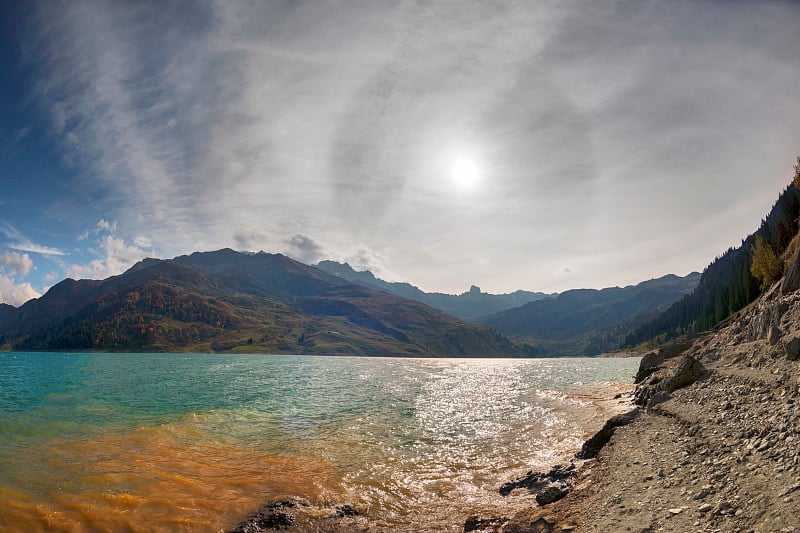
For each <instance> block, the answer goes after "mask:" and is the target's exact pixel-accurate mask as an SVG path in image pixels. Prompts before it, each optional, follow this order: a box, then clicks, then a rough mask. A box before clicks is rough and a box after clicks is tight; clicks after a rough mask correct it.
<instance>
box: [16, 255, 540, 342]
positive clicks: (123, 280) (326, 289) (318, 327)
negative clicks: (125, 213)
mask: <svg viewBox="0 0 800 533" xmlns="http://www.w3.org/2000/svg"><path fill="white" fill-rule="evenodd" d="M3 348H4V349H16V350H28V351H30V350H98V351H198V352H212V351H214V352H248V353H250V352H258V353H308V354H338V355H342V354H349V355H397V356H483V357H486V356H520V355H524V354H525V352H524V351H523V349H521V348H520V347H519V346H517V345H515V344H514V343H512V342H511V341H510V340H509V339H508V338H506V337H505V336H504V335H502V334H499V333H497V332H495V331H493V330H491V329H490V328H487V327H483V326H476V325H473V324H469V323H466V322H464V321H463V320H460V319H457V318H455V317H452V316H450V315H448V314H446V313H444V312H442V311H441V310H438V309H434V308H432V307H430V306H428V305H425V304H423V303H420V302H416V301H413V300H409V299H406V298H401V297H398V296H395V295H392V294H388V293H386V292H383V291H379V290H376V289H373V288H369V287H365V286H361V285H355V284H351V283H349V282H348V281H346V280H344V279H342V278H340V277H337V276H333V275H330V274H328V273H326V272H324V271H322V270H320V269H318V268H315V267H312V266H308V265H305V264H303V263H300V262H297V261H294V260H292V259H290V258H288V257H286V256H283V255H280V254H268V253H264V252H260V253H256V254H253V253H241V252H236V251H233V250H230V249H224V250H219V251H216V252H203V253H201V252H197V253H194V254H191V255H185V256H180V257H176V258H174V259H171V260H161V259H145V260H143V261H140V262H139V263H137V264H136V265H134V266H133V267H131V268H130V269H129V270H128V271H126V272H125V273H123V274H121V275H119V276H114V277H111V278H108V279H105V280H79V281H76V280H72V279H66V280H64V281H62V282H61V283H58V284H57V285H55V286H53V287H52V288H51V289H50V290H49V291H48V292H47V293H46V294H45V295H43V296H42V297H41V298H38V299H34V300H30V301H29V302H27V303H25V304H24V305H22V306H20V307H19V308H14V307H11V306H8V305H3V306H0V349H3Z"/></svg>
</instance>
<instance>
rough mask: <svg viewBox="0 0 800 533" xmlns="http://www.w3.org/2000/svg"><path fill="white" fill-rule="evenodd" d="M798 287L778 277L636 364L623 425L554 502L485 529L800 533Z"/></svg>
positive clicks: (796, 281) (581, 464)
mask: <svg viewBox="0 0 800 533" xmlns="http://www.w3.org/2000/svg"><path fill="white" fill-rule="evenodd" d="M794 262H795V265H794V266H795V267H798V268H795V269H793V268H790V269H788V271H789V272H790V273H791V272H792V271H793V270H794V271H795V272H800V263H798V259H797V258H795V260H794ZM799 288H800V278H798V277H797V276H792V275H787V276H786V277H785V278H784V279H783V280H782V281H781V282H779V283H776V284H775V285H773V287H772V288H771V289H770V290H769V291H768V292H767V293H766V294H764V295H763V296H762V297H761V298H760V299H759V300H757V301H756V302H755V303H754V304H753V305H751V306H749V307H748V308H745V309H744V310H742V311H741V312H739V313H738V314H737V315H735V316H733V317H732V318H731V319H729V320H728V321H727V322H726V323H725V324H723V325H721V326H720V327H719V328H718V330H717V331H716V332H713V333H711V334H707V335H703V336H699V337H696V338H694V339H689V340H682V341H681V342H677V343H673V344H672V345H668V346H666V347H665V348H662V349H661V350H659V351H658V352H653V353H650V354H648V355H647V356H645V358H643V360H642V365H641V367H640V373H639V375H638V376H637V377H638V379H639V380H640V383H639V385H638V387H637V389H636V391H635V393H634V394H633V398H632V399H633V400H634V401H635V402H636V403H638V404H639V405H640V406H639V407H638V408H636V409H635V410H634V411H632V413H631V415H630V420H629V421H628V422H629V423H628V424H627V425H623V426H621V427H616V428H614V430H613V432H612V434H611V435H610V439H609V440H608V442H607V444H605V446H603V447H602V449H600V451H599V453H597V455H596V457H595V458H592V459H590V460H587V461H580V460H578V459H575V460H573V464H574V465H575V468H576V474H575V476H574V482H573V484H572V485H571V489H570V490H569V491H568V492H566V491H565V492H564V494H562V495H561V496H562V497H561V499H558V500H557V501H555V503H549V502H548V503H545V504H544V505H542V506H540V507H537V508H534V509H531V510H529V511H526V512H524V513H520V514H519V515H517V516H515V517H511V518H509V519H504V520H503V521H502V525H500V526H497V527H496V528H494V529H493V530H495V531H504V532H507V533H510V532H518V533H519V532H534V531H536V532H541V531H587V532H606V531H637V532H645V531H647V532H654V531H676V532H678V531H680V532H683V531H719V532H722V531H724V532H734V531H741V532H744V531H757V532H761V531H764V532H766V531H775V532H790V531H798V530H800V505H798V503H799V502H800V362H798V359H800V292H798V291H797V289H799ZM511 497H513V495H512V496H511Z"/></svg>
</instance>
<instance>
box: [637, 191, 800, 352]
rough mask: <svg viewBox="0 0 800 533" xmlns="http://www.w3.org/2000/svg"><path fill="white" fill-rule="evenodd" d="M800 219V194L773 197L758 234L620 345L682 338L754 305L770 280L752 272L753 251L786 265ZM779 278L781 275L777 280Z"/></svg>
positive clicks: (794, 248) (711, 267)
mask: <svg viewBox="0 0 800 533" xmlns="http://www.w3.org/2000/svg"><path fill="white" fill-rule="evenodd" d="M798 217H800V191H799V190H798V189H797V187H796V186H795V185H789V186H788V187H787V188H786V189H784V191H783V192H782V193H781V194H780V196H779V197H778V200H777V201H776V202H775V204H774V205H773V206H772V209H771V210H770V212H769V214H768V215H767V217H766V218H765V219H763V220H762V221H761V225H760V227H759V228H758V230H757V231H755V232H754V233H753V234H751V235H749V236H748V237H747V238H746V239H744V240H743V241H742V243H741V245H739V246H738V247H736V248H729V249H728V250H727V251H726V252H725V253H724V254H722V255H721V256H719V257H717V258H716V259H714V261H712V262H711V264H709V265H708V266H707V267H706V269H705V270H704V271H703V275H702V277H701V278H700V283H699V284H698V286H697V288H696V289H695V290H694V291H693V292H692V293H691V294H688V295H687V296H685V297H684V298H682V299H681V300H679V301H677V302H675V303H674V304H673V305H672V306H671V307H670V308H669V309H667V310H666V311H665V312H664V313H663V314H661V315H660V316H659V317H658V318H656V319H655V320H653V321H651V322H649V323H647V324H643V325H641V326H640V327H638V328H636V329H635V330H634V331H633V332H632V333H631V334H630V335H628V336H627V338H626V339H625V344H626V345H628V346H634V345H637V344H639V343H642V342H645V341H648V340H652V339H660V340H667V339H670V338H673V337H675V336H678V335H682V334H684V333H692V332H701V331H706V330H709V329H711V328H712V327H714V326H715V325H717V324H718V323H719V322H721V321H722V320H724V319H726V318H727V317H729V316H730V315H732V314H734V313H736V312H737V311H739V310H741V309H743V308H744V307H745V306H747V305H748V304H750V303H751V302H753V301H754V300H756V299H757V298H758V297H759V295H760V294H761V292H762V289H763V288H766V287H767V286H768V285H769V284H770V282H771V281H773V280H772V279H766V280H759V279H757V278H756V277H755V276H754V275H753V272H752V270H751V267H752V266H753V250H754V247H755V246H756V243H757V242H758V241H759V240H760V241H761V242H762V243H765V244H766V246H767V247H768V248H769V251H768V252H767V253H768V255H771V257H772V258H774V261H776V262H777V263H778V264H777V265H775V266H776V267H777V269H778V272H779V274H780V273H782V263H784V262H785V263H787V264H789V263H791V261H792V259H793V258H794V256H795V255H796V253H797V250H798V248H800V243H798V240H797V237H796V236H797V234H798ZM778 277H780V275H778Z"/></svg>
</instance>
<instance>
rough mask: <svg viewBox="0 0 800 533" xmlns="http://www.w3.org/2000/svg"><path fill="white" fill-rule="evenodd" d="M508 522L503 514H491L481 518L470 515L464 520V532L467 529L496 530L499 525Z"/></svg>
mask: <svg viewBox="0 0 800 533" xmlns="http://www.w3.org/2000/svg"><path fill="white" fill-rule="evenodd" d="M506 522H508V518H507V517H505V516H493V517H491V518H481V517H479V516H472V517H470V518H467V520H466V521H465V522H464V533H467V532H469V531H486V530H489V531H498V530H499V529H500V526H502V525H503V524H505V523H506Z"/></svg>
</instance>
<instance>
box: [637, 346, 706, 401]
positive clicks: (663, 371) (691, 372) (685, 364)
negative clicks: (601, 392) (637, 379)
mask: <svg viewBox="0 0 800 533" xmlns="http://www.w3.org/2000/svg"><path fill="white" fill-rule="evenodd" d="M707 373H708V372H707V370H706V367H704V366H703V364H702V363H701V362H700V361H698V360H697V359H695V358H694V357H692V356H691V355H684V356H683V357H681V358H680V359H678V360H674V359H671V360H669V361H668V362H665V364H664V365H663V366H662V367H661V368H660V369H658V370H657V371H656V372H654V373H653V374H652V375H650V377H648V378H647V379H645V380H644V381H643V382H642V383H640V384H639V386H637V387H636V390H635V391H634V392H633V403H634V404H636V405H642V406H645V405H647V404H648V403H649V402H650V400H651V399H652V398H653V397H654V396H655V395H656V393H657V392H659V391H664V392H667V393H669V392H672V391H674V390H675V389H679V388H681V387H685V386H686V385H691V384H692V383H694V382H695V381H697V380H698V379H700V378H702V377H704V376H705V375H706V374H707Z"/></svg>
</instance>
